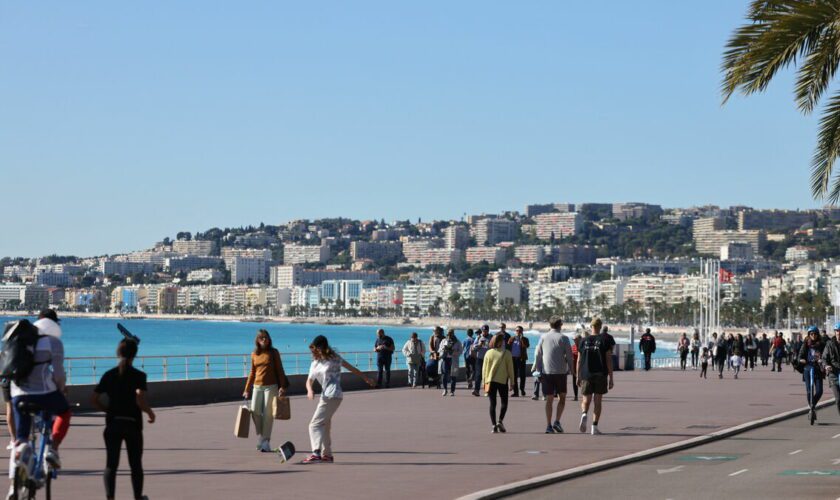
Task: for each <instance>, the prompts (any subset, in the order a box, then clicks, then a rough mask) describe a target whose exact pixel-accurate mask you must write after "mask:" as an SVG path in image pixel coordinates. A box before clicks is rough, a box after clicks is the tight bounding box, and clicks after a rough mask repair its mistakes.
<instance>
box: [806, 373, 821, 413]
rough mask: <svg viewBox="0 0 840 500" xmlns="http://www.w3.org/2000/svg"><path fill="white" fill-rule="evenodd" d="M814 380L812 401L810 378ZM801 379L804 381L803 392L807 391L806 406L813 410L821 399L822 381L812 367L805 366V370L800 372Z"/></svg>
mask: <svg viewBox="0 0 840 500" xmlns="http://www.w3.org/2000/svg"><path fill="white" fill-rule="evenodd" d="M812 376H813V378H814V395H813V400H812V398H811V377H812ZM802 378H803V379H805V391H807V394H806V397H807V399H808V404H809V405H810V406H811V407H812V408H813V407H815V406H817V403H819V402H820V398H821V397H822V393H823V381H822V378H821V377H820V375H819V373H816V372H815V371H814V367H813V366H812V365H806V366H805V370H804V371H803V372H802Z"/></svg>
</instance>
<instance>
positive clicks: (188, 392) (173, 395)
mask: <svg viewBox="0 0 840 500" xmlns="http://www.w3.org/2000/svg"><path fill="white" fill-rule="evenodd" d="M365 374H366V375H367V376H368V377H370V378H371V379H373V380H374V381H375V380H376V372H365ZM459 379H460V380H463V376H460V378H459ZM406 385H408V372H407V371H406V370H392V371H391V387H405V386H406ZM94 387H95V385H88V384H86V385H71V386H68V395H67V399H68V400H69V401H70V405H71V406H72V407H73V408H74V409H75V410H77V411H90V410H93V406H91V404H90V396H91V394H92V393H93V388H94ZM341 387H342V389H344V390H345V391H357V390H361V389H369V387H368V385H367V384H366V383H365V382H364V381H363V380H362V379H361V378H359V377H357V376H355V375H353V374H352V373H344V374H342V377H341ZM244 389H245V378H244V377H242V378H217V379H206V380H177V381H169V382H149V392H148V399H149V404H150V405H152V407H161V406H182V405H203V404H210V403H219V402H224V401H236V400H238V399H241V398H242V391H243V390H244ZM289 394H290V395H296V394H306V375H289Z"/></svg>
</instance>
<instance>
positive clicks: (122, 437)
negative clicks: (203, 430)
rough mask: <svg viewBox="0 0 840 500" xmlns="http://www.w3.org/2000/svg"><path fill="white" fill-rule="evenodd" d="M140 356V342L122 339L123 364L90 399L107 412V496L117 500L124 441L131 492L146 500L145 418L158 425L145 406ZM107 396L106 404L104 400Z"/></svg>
mask: <svg viewBox="0 0 840 500" xmlns="http://www.w3.org/2000/svg"><path fill="white" fill-rule="evenodd" d="M135 356H137V342H135V341H132V340H128V339H123V340H121V341H120V343H119V345H118V346H117V357H119V359H120V361H119V364H118V365H117V367H116V368H112V369H110V370H108V371H107V372H105V374H104V375H102V378H101V379H100V380H99V384H97V386H96V388H95V389H94V390H93V395H92V396H91V403H92V404H93V406H94V407H95V408H96V409H98V410H100V411H104V412H105V432H104V433H103V436H104V438H105V454H106V458H105V477H104V480H105V496H106V497H107V498H108V500H113V499H114V497H115V490H116V482H117V468H118V467H119V465H120V450H121V448H122V442H123V441H125V449H126V452H128V465H129V467H131V488H132V489H133V490H134V498H135V500H143V499H146V500H148V499H147V497H146V496H145V495H143V461H142V456H143V415H142V413H141V412H145V413H146V415H148V417H149V423H150V424H153V423H155V412H154V411H153V410H152V409H151V408H150V407H149V404H148V403H147V402H146V374H145V373H143V372H142V371H140V370H138V369H136V368H134V366H132V363H133V362H134V358H135ZM103 394H105V395H107V396H108V402H107V404H105V403H103V402H102V399H101V396H102V395H103Z"/></svg>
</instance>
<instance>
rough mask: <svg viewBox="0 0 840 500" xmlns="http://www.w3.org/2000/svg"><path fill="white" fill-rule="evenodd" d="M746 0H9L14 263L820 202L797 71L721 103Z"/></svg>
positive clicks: (8, 243) (3, 173) (6, 235)
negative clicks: (301, 232) (303, 233)
mask: <svg viewBox="0 0 840 500" xmlns="http://www.w3.org/2000/svg"><path fill="white" fill-rule="evenodd" d="M747 4H748V2H747V1H746V0H706V1H704V2H701V3H697V2H682V1H673V0H658V1H654V0H647V1H644V0H643V1H638V2H626V1H619V0H613V1H606V2H560V1H556V0H552V1H543V2H540V1H529V2H486V1H458V2H452V1H446V2H443V1H423V2H394V1H359V2H333V1H321V2H277V1H262V2H259V1H251V2H221V1H219V2H216V1H208V0H202V1H182V2H162V1H158V2H112V1H107V2H106V1H100V2H95V1H88V2H66V1H40V2H2V3H0V65H2V66H0V186H2V191H0V192H2V200H3V215H2V217H0V256H2V255H13V256H39V255H45V254H51V253H59V254H76V255H101V254H105V253H116V252H120V251H126V250H131V249H140V248H147V247H149V246H150V245H152V244H153V243H154V242H155V241H159V240H160V239H162V238H163V237H164V236H170V237H174V236H175V233H176V232H178V231H181V230H188V231H193V232H194V231H198V230H205V229H207V228H210V227H213V226H219V227H224V226H240V225H248V224H254V225H257V224H259V223H260V222H265V223H267V224H278V223H282V222H285V221H287V220H289V219H294V218H317V217H324V216H339V215H341V216H345V217H353V218H360V219H365V218H376V219H379V218H385V219H386V220H389V221H390V220H394V219H406V218H410V219H412V220H416V219H417V218H418V217H422V218H423V219H424V220H426V219H431V218H459V217H461V216H462V215H463V214H464V213H468V214H471V213H481V212H487V213H492V212H500V211H504V210H520V211H521V210H523V208H524V205H525V204H527V203H536V202H555V201H558V202H559V201H571V202H583V201H591V202H600V201H603V202H612V201H644V202H651V203H658V204H662V205H663V206H666V207H675V206H688V205H693V204H706V203H712V204H718V205H722V206H728V205H731V204H745V205H751V206H755V207H760V208H770V207H778V208H811V207H815V206H820V205H821V203H818V202H815V201H813V200H812V199H811V197H810V193H809V182H808V178H809V159H810V156H811V153H812V151H813V146H814V144H815V129H816V124H817V120H816V117H813V116H812V117H803V116H802V115H801V114H799V113H798V111H797V110H796V108H795V106H794V103H793V97H792V89H793V85H792V75H791V74H790V72H788V73H787V74H785V75H783V77H782V78H780V79H779V80H778V81H777V82H775V84H774V85H772V86H771V88H770V89H769V91H768V92H767V93H766V94H764V95H759V96H753V97H750V98H747V99H744V98H738V99H735V100H734V101H732V102H730V103H729V104H728V105H727V106H726V107H721V104H720V93H719V85H720V80H721V78H720V71H719V66H720V62H721V54H722V51H723V47H724V44H725V42H726V40H727V38H728V37H729V35H730V34H731V32H732V31H733V30H734V29H735V28H736V26H738V25H739V24H740V23H741V22H742V21H743V17H744V14H745V12H746V6H747Z"/></svg>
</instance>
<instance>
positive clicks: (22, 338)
mask: <svg viewBox="0 0 840 500" xmlns="http://www.w3.org/2000/svg"><path fill="white" fill-rule="evenodd" d="M43 336H44V335H40V334H39V333H38V327H36V326H35V325H33V324H32V323H30V322H29V321H28V320H25V319H22V320H19V321H11V322H9V323H6V327H5V328H4V330H3V349H2V350H0V378H4V379H7V380H14V381H15V383H20V381H22V380H24V379H25V378H26V377H28V376H29V374H30V373H32V370H33V369H34V368H35V365H37V364H39V363H36V362H35V344H37V343H38V339H40V338H41V337H43Z"/></svg>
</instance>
